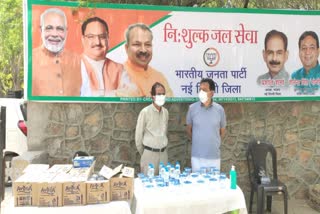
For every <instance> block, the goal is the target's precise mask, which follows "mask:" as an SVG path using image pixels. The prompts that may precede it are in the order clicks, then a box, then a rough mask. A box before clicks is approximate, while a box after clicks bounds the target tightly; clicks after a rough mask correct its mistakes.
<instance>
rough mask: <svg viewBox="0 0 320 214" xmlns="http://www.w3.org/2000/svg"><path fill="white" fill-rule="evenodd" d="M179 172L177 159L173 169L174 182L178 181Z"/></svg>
mask: <svg viewBox="0 0 320 214" xmlns="http://www.w3.org/2000/svg"><path fill="white" fill-rule="evenodd" d="M180 174H181V171H180V163H179V161H177V162H176V168H175V170H174V179H175V182H176V183H178V184H179V183H180Z"/></svg>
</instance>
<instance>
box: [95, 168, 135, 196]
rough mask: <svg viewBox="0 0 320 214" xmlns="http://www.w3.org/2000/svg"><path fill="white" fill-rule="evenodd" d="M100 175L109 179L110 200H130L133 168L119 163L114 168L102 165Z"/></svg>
mask: <svg viewBox="0 0 320 214" xmlns="http://www.w3.org/2000/svg"><path fill="white" fill-rule="evenodd" d="M99 174H100V175H102V176H104V177H105V178H107V179H109V180H110V192H111V201H119V200H125V201H126V200H130V201H131V200H132V198H133V184H134V169H133V168H130V167H124V168H123V165H122V164H121V165H119V166H118V167H116V168H114V169H110V168H109V167H106V166H103V167H102V169H101V170H100V172H99Z"/></svg>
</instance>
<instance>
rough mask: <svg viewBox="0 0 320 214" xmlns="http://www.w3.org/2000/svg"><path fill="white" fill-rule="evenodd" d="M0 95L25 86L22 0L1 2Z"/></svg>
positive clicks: (4, 0)
mask: <svg viewBox="0 0 320 214" xmlns="http://www.w3.org/2000/svg"><path fill="white" fill-rule="evenodd" d="M0 26H1V28H0V94H6V93H7V91H8V90H19V89H21V86H22V84H23V20H22V1H21V0H1V1H0Z"/></svg>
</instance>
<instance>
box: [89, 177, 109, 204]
mask: <svg viewBox="0 0 320 214" xmlns="http://www.w3.org/2000/svg"><path fill="white" fill-rule="evenodd" d="M86 185H87V204H101V203H107V202H109V201H110V182H109V181H107V180H105V181H87V182H86Z"/></svg>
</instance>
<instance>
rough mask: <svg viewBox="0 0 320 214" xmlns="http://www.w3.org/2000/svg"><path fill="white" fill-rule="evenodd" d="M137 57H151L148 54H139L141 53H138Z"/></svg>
mask: <svg viewBox="0 0 320 214" xmlns="http://www.w3.org/2000/svg"><path fill="white" fill-rule="evenodd" d="M137 56H138V57H140V56H144V57H149V56H150V54H149V53H148V52H139V53H137Z"/></svg>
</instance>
